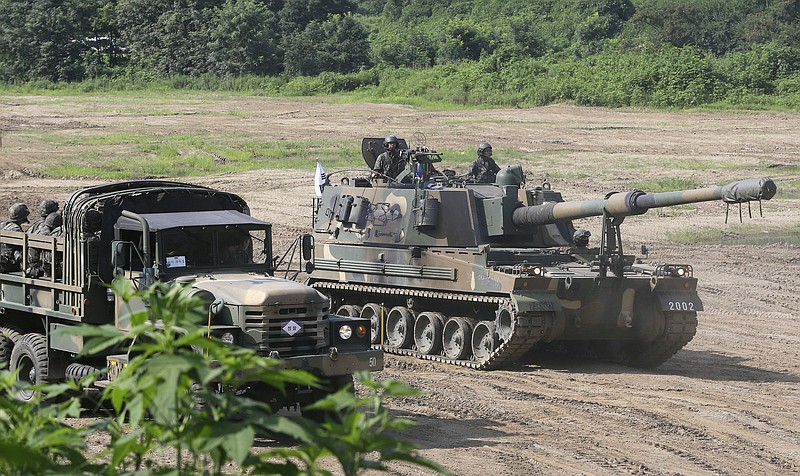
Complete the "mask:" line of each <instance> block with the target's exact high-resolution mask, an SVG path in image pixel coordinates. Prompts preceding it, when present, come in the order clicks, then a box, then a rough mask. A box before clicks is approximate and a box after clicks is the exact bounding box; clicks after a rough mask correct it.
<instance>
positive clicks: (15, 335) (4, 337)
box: [0, 326, 22, 369]
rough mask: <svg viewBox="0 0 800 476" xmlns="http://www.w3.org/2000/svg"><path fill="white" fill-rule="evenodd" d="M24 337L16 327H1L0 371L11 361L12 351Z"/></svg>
mask: <svg viewBox="0 0 800 476" xmlns="http://www.w3.org/2000/svg"><path fill="white" fill-rule="evenodd" d="M20 337H22V334H20V332H19V329H18V328H16V327H14V326H2V327H0V369H3V368H5V367H6V366H7V365H8V364H9V361H10V360H11V351H12V350H14V344H15V343H16V342H17V341H18V340H19V339H20Z"/></svg>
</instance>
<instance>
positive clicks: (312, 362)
mask: <svg viewBox="0 0 800 476" xmlns="http://www.w3.org/2000/svg"><path fill="white" fill-rule="evenodd" d="M333 349H335V348H332V350H333ZM278 358H279V359H280V361H281V363H280V364H279V365H278V368H280V369H291V370H305V371H307V372H310V373H314V374H316V375H320V376H323V377H327V376H334V375H348V374H352V373H353V372H358V371H361V370H370V371H373V372H374V371H377V370H383V351H382V350H380V349H370V350H362V351H348V352H328V353H327V354H321V355H301V356H297V357H278Z"/></svg>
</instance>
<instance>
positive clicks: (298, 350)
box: [244, 307, 325, 357]
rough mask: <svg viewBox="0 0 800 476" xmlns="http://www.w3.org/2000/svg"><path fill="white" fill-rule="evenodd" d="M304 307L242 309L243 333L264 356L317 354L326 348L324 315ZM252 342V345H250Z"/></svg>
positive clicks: (316, 310)
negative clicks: (276, 353)
mask: <svg viewBox="0 0 800 476" xmlns="http://www.w3.org/2000/svg"><path fill="white" fill-rule="evenodd" d="M310 311H311V312H309V309H308V308H306V307H270V308H250V309H245V329H244V330H245V333H246V334H247V335H248V336H249V337H250V339H252V340H251V343H252V344H253V348H254V349H255V350H256V351H257V352H258V353H259V354H260V355H263V356H269V354H270V352H272V351H277V352H278V353H279V354H280V356H281V357H293V356H297V355H306V354H316V353H317V350H318V349H320V348H322V347H324V346H325V329H324V325H323V323H324V321H323V314H324V313H323V312H320V311H319V310H318V309H311V310H310ZM253 341H254V342H253Z"/></svg>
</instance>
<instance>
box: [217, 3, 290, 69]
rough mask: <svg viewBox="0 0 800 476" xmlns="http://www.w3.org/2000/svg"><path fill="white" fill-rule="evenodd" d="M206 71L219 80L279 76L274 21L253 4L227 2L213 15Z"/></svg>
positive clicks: (276, 36)
mask: <svg viewBox="0 0 800 476" xmlns="http://www.w3.org/2000/svg"><path fill="white" fill-rule="evenodd" d="M214 23H215V27H214V28H213V29H212V30H211V40H212V42H211V45H210V49H211V57H210V62H209V67H210V69H211V70H212V71H213V72H214V73H216V74H219V75H222V76H238V75H241V74H259V75H270V74H277V73H280V72H281V71H282V70H283V68H282V64H281V61H282V55H281V51H280V47H279V45H278V30H277V27H278V18H277V16H276V15H275V14H274V13H273V12H272V11H270V10H269V9H268V8H267V7H266V6H265V5H264V4H263V3H261V2H258V1H256V0H227V1H226V2H225V4H224V5H223V6H222V7H221V8H219V9H218V11H217V12H216V13H215V15H214Z"/></svg>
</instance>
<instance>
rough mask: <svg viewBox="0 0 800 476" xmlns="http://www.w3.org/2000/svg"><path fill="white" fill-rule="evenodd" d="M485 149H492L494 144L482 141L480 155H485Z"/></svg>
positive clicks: (479, 146)
mask: <svg viewBox="0 0 800 476" xmlns="http://www.w3.org/2000/svg"><path fill="white" fill-rule="evenodd" d="M484 150H492V144H490V143H488V142H481V143H480V144H478V155H483V151H484Z"/></svg>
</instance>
